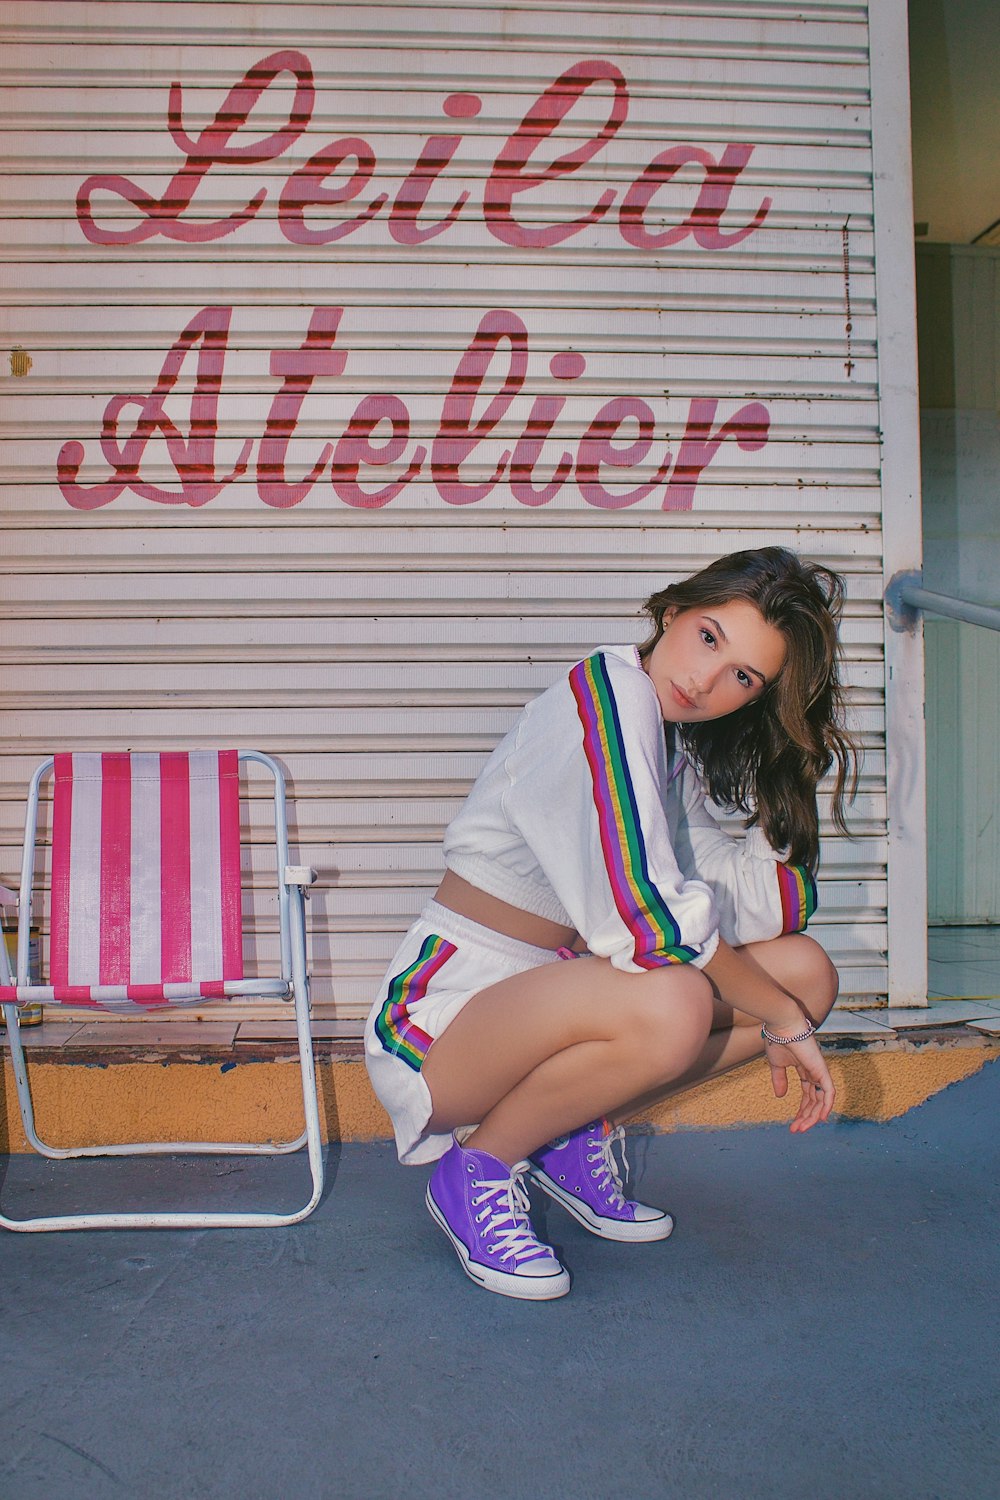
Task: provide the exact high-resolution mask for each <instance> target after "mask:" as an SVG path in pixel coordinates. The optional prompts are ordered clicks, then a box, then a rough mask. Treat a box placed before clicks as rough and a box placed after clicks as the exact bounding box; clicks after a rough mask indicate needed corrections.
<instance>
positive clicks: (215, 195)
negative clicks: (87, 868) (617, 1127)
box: [0, 0, 902, 1017]
mask: <svg viewBox="0 0 1000 1500" xmlns="http://www.w3.org/2000/svg"><path fill="white" fill-rule="evenodd" d="M0 33H2V35H3V38H4V42H5V46H4V49H3V55H2V60H0V76H2V78H3V82H4V89H3V93H2V95H0V127H2V128H3V130H4V133H5V150H4V163H5V165H4V168H3V171H2V174H0V185H2V194H3V202H2V213H3V218H4V235H3V247H2V249H0V256H2V260H3V263H4V270H3V278H4V279H3V287H4V291H3V297H2V301H3V303H4V304H5V306H4V314H3V315H4V326H5V330H6V334H5V337H6V339H7V346H8V348H9V349H10V358H9V364H10V373H9V374H7V373H6V371H5V372H4V375H3V380H4V388H5V396H6V398H7V399H6V401H5V403H4V410H3V418H2V423H0V445H2V447H0V477H2V489H0V497H2V502H3V506H4V513H5V520H6V530H5V547H6V552H7V558H8V567H9V577H8V581H7V590H6V598H5V602H4V604H3V611H4V619H5V624H4V633H3V641H2V648H0V649H2V654H3V658H4V661H5V673H4V679H3V694H4V706H5V708H6V709H7V715H6V719H5V723H6V726H7V728H6V736H7V738H6V740H5V743H4V744H3V746H2V747H0V798H2V801H0V815H2V827H0V839H2V842H3V844H4V846H5V847H6V853H5V854H4V855H3V866H2V869H3V870H4V871H6V872H7V878H8V879H9V878H10V875H11V874H12V873H13V870H14V868H15V863H16V861H15V857H14V854H13V848H12V846H13V844H14V842H15V839H16V825H17V823H18V821H19V817H20V804H19V798H20V788H21V785H22V783H23V779H24V776H25V773H26V770H27V768H28V767H29V766H30V764H31V763H32V762H33V760H34V759H35V758H36V757H37V756H38V755H39V754H41V753H46V752H48V751H49V750H51V749H53V748H62V747H69V746H85V747H96V746H98V745H102V746H108V747H111V748H114V747H118V746H123V745H129V746H134V747H137V748H144V747H150V746H170V745H178V744H181V743H185V744H186V743H192V742H194V743H206V742H212V741H214V740H218V741H222V742H227V743H235V742H239V743H241V744H253V745H256V746H259V747H261V748H263V749H266V750H268V751H270V752H272V753H275V754H277V755H278V756H279V757H280V758H281V759H282V760H283V761H284V763H285V764H286V766H287V767H288V770H289V772H290V776H291V780H292V784H293V789H294V793H295V799H296V802H295V817H296V819H297V832H298V837H299V842H300V850H301V857H302V859H303V860H307V861H309V862H311V863H312V864H314V865H315V866H316V867H317V869H318V870H319V871H320V876H321V880H320V885H319V888H318V890H317V891H316V892H315V894H314V896H313V899H312V903H311V918H312V934H313V935H312V943H313V953H314V969H315V973H316V976H317V982H316V986H315V997H316V1001H317V1011H318V1014H320V1015H324V1014H336V1015H339V1016H348V1017H350V1016H357V1015H360V1014H361V1013H362V1012H363V1011H364V1009H365V1008H366V1006H367V1002H368V999H369V997H370V994H371V990H372V984H373V980H374V977H375V975H376V973H377V971H380V969H381V966H382V965H383V964H384V962H385V960H386V959H387V957H388V956H389V954H390V953H391V951H392V948H393V946H394V944H395V942H396V940H397V938H398V935H399V933H400V932H401V931H402V930H403V929H404V928H405V927H406V925H407V924H408V922H409V920H410V919H411V917H412V915H413V914H414V912H415V911H416V910H417V909H418V907H419V906H420V904H421V903H422V901H423V899H424V897H425V895H426V894H427V893H428V891H429V890H430V889H432V888H433V886H434V884H435V883H436V880H437V879H438V876H439V874H440V852H439V850H440V839H441V833H442V830H443V827H444V825H445V823H446V822H447V820H448V818H449V816H450V815H451V813H452V812H453V811H454V809H455V808H456V807H457V805H458V803H459V801H460V799H461V797H462V795H463V794H464V792H465V790H466V789H467V787H468V785H469V783H470V780H471V779H472V778H473V777H474V775H475V774H476V772H477V770H478V768H479V767H480V766H481V765H482V763H483V761H484V760H485V758H486V756H487V754H488V753H489V751H490V749H491V748H492V746H493V745H494V744H495V743H496V741H497V739H498V738H499V737H500V736H501V735H502V734H503V732H504V731H505V730H506V729H507V727H508V726H509V724H510V723H511V722H512V720H513V718H514V717H515V716H516V714H517V712H518V710H519V708H520V706H521V705H522V704H523V703H524V702H525V701H526V699H527V698H529V697H530V696H531V695H533V694H535V693H537V692H539V691H541V690H542V689H543V688H544V687H545V686H546V685H547V684H548V683H549V682H551V681H552V680H553V679H554V678H555V677H556V675H557V674H558V673H559V672H560V671H561V670H563V669H564V667H565V666H566V665H568V664H569V663H571V662H572V661H573V660H574V659H575V658H576V657H577V655H579V654H582V653H583V652H585V651H586V650H588V649H589V648H591V647H592V646H595V645H598V644H603V643H607V642H611V641H627V640H635V639H638V638H639V637H640V636H641V633H642V626H641V623H640V622H639V620H638V617H637V609H638V606H639V604H640V602H641V600H642V599H643V597H644V596H645V595H646V594H647V593H648V592H650V591H651V590H652V589H654V588H657V587H661V586H662V585H663V584H664V583H665V582H667V581H668V580H670V579H671V578H675V577H678V576H682V575H683V574H685V573H686V572H689V571H691V570H692V569H693V568H695V567H697V566H699V565H701V564H702V563H703V562H706V561H708V560H710V559H711V558H712V557H714V556H716V555H718V554H719V553H721V552H724V551H726V550H730V549H732V548H733V547H737V546H752V545H757V544H763V543H765V542H772V541H781V542H785V543H787V544H789V545H792V546H796V547H799V548H801V549H802V550H803V551H804V552H807V553H809V554H810V555H813V556H816V557H819V558H821V559H823V560H824V561H826V562H829V563H830V564H831V565H833V566H835V567H838V568H840V569H842V570H843V571H844V572H845V573H846V575H847V578H848V584H849V591H850V603H849V607H848V613H847V620H846V625H845V631H844V638H845V644H846V651H847V657H848V669H847V676H848V681H849V683H850V699H851V709H852V714H853V716H854V721H855V723H856V725H857V727H858V730H859V733H860V734H861V737H862V739H863V742H864V744H865V746H866V751H867V756H866V762H865V770H864V780H863V785H862V789H861V794H860V796H859V799H858V803H857V806H856V809H855V817H854V820H853V823H854V828H855V830H856V833H857V838H856V840H855V841H853V842H846V841H844V840H842V839H840V838H838V837H835V836H834V835H833V831H832V829H831V828H830V826H829V822H828V821H827V822H826V823H825V825H824V826H825V833H826V838H825V844H824V861H823V869H822V878H821V901H822V905H821V908H820V912H819V914H818V919H817V923H816V930H817V932H818V934H819V936H820V937H821V939H823V940H824V941H825V942H826V943H827V945H828V947H829V949H830V951H831V953H832V954H833V956H834V957H835V959H836V960H837V962H838V964H839V966H840V968H841V971H842V976H843V980H844V990H845V993H846V994H847V996H848V997H850V996H854V995H858V994H866V995H867V994H871V993H877V992H879V991H882V990H884V989H885V949H886V940H887V937H886V894H885V881H886V806H885V763H884V754H883V746H884V727H885V726H884V698H883V695H884V683H883V650H882V614H881V595H882V588H883V578H882V549H881V517H882V493H881V487H880V428H879V377H878V356H877V342H878V341H877V334H878V328H877V320H876V311H877V310H876V306H875V264H874V244H875V234H874V230H875V226H874V223H873V209H872V147H871V122H870V114H869V102H870V86H869V56H868V26H867V7H866V5H865V4H863V3H821V0H812V3H809V0H807V3H804V4H796V5H791V4H788V3H785V0H767V3H763V0H727V3H725V4H719V3H715V0H705V3H689V4H683V5H680V4H671V3H655V4H652V3H641V0H631V3H625V0H621V3H612V0H608V3H602V4H588V3H586V0H582V3H573V4H572V5H570V4H568V3H559V0H523V3H520V4H517V5H512V6H505V7H502V8H501V7H496V6H493V5H488V4H479V5H470V4H467V5H449V4H435V5H430V4H422V3H412V4H398V5H371V6H364V7H359V6H353V5H347V4H313V5H308V4H301V3H298V0H286V3H277V4H276V3H272V4H270V5H268V6H266V7H261V6H258V5H253V4H249V3H247V4H244V3H241V0H233V3H219V4H201V3H198V4H195V3H188V0H174V3H152V4H146V5H135V4H126V3H118V0H109V3H105V4H101V5H73V6H67V5H63V4H58V3H50V0H31V3H13V4H8V5H6V6H5V7H4V8H3V16H2V21H0ZM901 40H902V39H901ZM266 59H270V62H267V61H265V60H266ZM559 80H561V82H560V81H559ZM616 110H617V113H615V111H616ZM529 115H530V116H531V118H532V120H533V121H534V124H533V125H532V127H531V129H532V131H533V135H531V136H529V135H527V134H525V132H524V130H522V131H521V132H520V133H519V127H520V126H521V122H522V120H523V119H525V118H526V117H528V116H529ZM602 132H603V133H604V136H603V138H602ZM335 142H339V143H340V144H339V145H337V146H334V145H333V143H335ZM665 153H666V154H665ZM207 158H212V160H211V162H210V164H207V165H206V160H207ZM314 159H315V160H314ZM310 162H312V163H313V165H312V166H311V167H310V166H309V165H308V164H309V163H310ZM657 163H658V165H657ZM518 173H520V175H519V176H518V175H517V174H518ZM529 177H533V178H534V180H533V181H532V182H528V181H527V179H528V178H529ZM512 180H513V181H514V182H515V186H516V187H517V188H518V189H519V191H516V192H508V191H507V189H508V188H509V186H510V183H511V181H512ZM520 189H523V191H521V190H520ZM505 195H506V196H505ZM321 200H322V201H321ZM602 205H603V206H602ZM229 216H234V217H232V218H230V217H229ZM241 216H242V217H241ZM585 220H586V221H588V222H580V223H578V222H577V221H585ZM477 331H478V341H477ZM143 423H145V427H143ZM727 423H729V424H731V426H730V427H729V428H727V427H726V425H725V424H727ZM366 424H367V425H366ZM463 424H464V425H463ZM532 424H534V426H532ZM463 432H464V433H465V434H466V436H465V437H464V438H463ZM563 454H568V455H569V459H570V463H569V473H568V475H567V476H566V477H563V478H561V479H559V482H558V483H557V482H556V479H557V477H558V476H557V466H558V465H559V464H560V460H561V458H562V456H563ZM361 458H364V459H367V462H363V463H361V465H360V468H358V464H359V459H361ZM355 470H356V471H357V472H354V471H355ZM549 485H551V486H552V492H551V493H548V492H547V491H546V486H549ZM529 486H533V487H534V488H533V490H532V488H530V487H529ZM379 492H381V493H379ZM824 805H825V804H824ZM0 878H2V875H0ZM256 921H257V936H258V946H259V948H260V951H261V952H262V953H263V954H264V955H265V957H267V956H268V955H271V956H272V957H273V951H274V921H273V912H272V911H271V910H270V908H269V906H268V903H267V901H266V900H265V899H264V898H263V897H262V896H261V897H258V898H257V910H256Z"/></svg>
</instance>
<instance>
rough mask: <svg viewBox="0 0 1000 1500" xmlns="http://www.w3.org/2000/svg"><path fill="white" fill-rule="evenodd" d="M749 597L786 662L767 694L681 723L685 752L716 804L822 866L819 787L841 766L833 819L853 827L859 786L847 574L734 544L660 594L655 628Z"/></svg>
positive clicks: (802, 860) (797, 858)
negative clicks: (850, 701)
mask: <svg viewBox="0 0 1000 1500" xmlns="http://www.w3.org/2000/svg"><path fill="white" fill-rule="evenodd" d="M734 599H745V600H746V601H747V602H748V603H750V604H753V605H755V606H756V607H757V609H759V610H760V613H761V615H762V616H763V618H764V620H765V621H766V622H767V624H768V625H773V626H774V627H775V628H776V629H777V630H779V631H780V632H781V634H782V635H783V636H784V638H785V646H786V655H785V661H784V665H783V666H782V668H781V671H780V672H779V673H778V675H777V677H776V678H775V679H774V681H773V682H771V683H769V685H768V686H767V688H766V689H765V691H764V692H763V693H762V694H761V696H760V697H759V698H757V699H755V700H754V702H753V703H750V704H748V705H747V706H746V708H741V709H738V710H737V711H736V712H735V713H732V714H727V715H726V716H725V717H724V718H721V719H710V720H707V721H705V722H703V723H692V724H678V725H676V726H675V727H676V729H677V731H678V733H679V736H680V739H681V742H682V744H683V746H684V750H685V752H686V753H687V755H688V757H689V758H690V759H691V761H692V762H693V763H694V765H695V766H696V767H697V768H698V770H699V771H700V772H701V774H702V776H703V777H704V780H705V783H706V785H707V788H708V792H709V795H710V796H711V798H712V801H713V802H716V803H718V804H719V805H720V806H721V807H730V808H733V809H734V810H736V811H739V812H742V813H745V814H746V815H747V826H748V827H749V826H751V825H752V824H754V823H757V822H759V823H760V825H761V827H762V828H763V830H764V833H765V835H766V837H767V840H768V842H769V843H770V844H771V845H772V846H773V847H774V848H775V849H779V850H786V849H787V851H788V858H789V860H790V861H791V862H792V863H793V864H798V865H805V866H807V867H808V868H809V869H810V870H815V868H816V864H817V862H818V858H819V815H818V812H817V808H816V788H817V786H818V784H819V781H820V778H821V777H822V776H824V775H825V774H826V772H827V771H828V770H829V769H830V767H831V766H834V765H835V766H836V775H835V780H834V786H833V794H832V805H833V819H834V823H835V824H836V826H837V827H838V828H839V829H841V830H842V831H843V832H845V833H846V832H847V825H846V821H845V817H844V802H845V797H846V796H847V795H848V794H849V795H851V796H853V794H854V791H855V790H856V787H857V778H858V756H857V749H856V747H855V744H854V742H853V740H852V739H851V736H850V735H849V734H848V732H847V730H846V729H845V727H844V700H843V691H842V688H841V684H840V674H839V662H838V658H839V649H838V643H837V622H838V620H839V618H840V614H841V609H842V607H843V602H844V584H843V580H842V579H841V578H840V576H839V574H837V573H834V572H833V571H832V570H831V569H830V568H825V567H823V566H822V565H821V564H820V563H813V562H806V561H804V560H803V559H802V558H799V557H797V556H796V555H795V553H794V552H789V551H788V549H787V548H785V547H760V548H757V549H755V550H753V551H747V552H731V553H729V554H728V556H726V557H720V558H719V559H718V560H717V561H716V562H713V563H711V564H709V566H708V567H707V568H703V569H702V570H701V572H699V573H695V574H693V576H692V577H690V578H688V579H686V580H685V581H684V582H683V583H673V584H670V585H669V587H667V588H665V589H661V590H660V591H659V593H656V594H653V595H652V596H651V598H649V599H647V601H646V604H645V609H646V613H647V614H648V615H649V617H650V619H651V620H652V622H653V626H654V633H653V635H652V636H651V637H650V639H649V640H648V641H646V642H645V643H644V644H643V645H642V646H640V648H639V652H640V655H641V656H642V657H643V659H645V658H646V657H647V656H648V655H649V653H650V652H651V651H652V649H653V647H654V646H655V645H656V643H657V641H658V640H659V639H660V636H661V635H662V634H663V626H664V620H665V617H669V616H671V615H672V614H673V613H675V612H678V611H683V610H690V609H705V608H708V607H710V606H711V605H718V604H728V603H730V601H732V600H734Z"/></svg>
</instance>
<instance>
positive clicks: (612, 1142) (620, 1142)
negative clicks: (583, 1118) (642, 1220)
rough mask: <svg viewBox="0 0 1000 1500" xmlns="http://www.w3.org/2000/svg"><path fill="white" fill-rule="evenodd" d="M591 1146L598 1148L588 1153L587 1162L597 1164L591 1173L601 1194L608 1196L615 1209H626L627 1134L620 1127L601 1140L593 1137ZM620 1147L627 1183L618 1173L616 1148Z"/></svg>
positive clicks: (617, 1126)
mask: <svg viewBox="0 0 1000 1500" xmlns="http://www.w3.org/2000/svg"><path fill="white" fill-rule="evenodd" d="M589 1144H590V1145H591V1146H596V1147H597V1150H596V1152H588V1154H587V1160H588V1161H589V1162H596V1163H597V1164H598V1165H597V1167H596V1169H595V1170H594V1171H592V1172H591V1174H590V1175H591V1177H593V1179H594V1181H595V1182H596V1183H597V1186H598V1187H599V1188H600V1190H601V1192H602V1193H604V1194H605V1195H606V1196H607V1200H608V1202H609V1203H610V1204H611V1205H612V1206H613V1207H614V1208H624V1207H625V1201H626V1200H625V1191H624V1190H625V1182H627V1181H628V1157H627V1156H626V1155H625V1132H624V1130H623V1129H622V1127H621V1126H620V1125H616V1126H615V1128H614V1129H613V1130H611V1131H609V1132H608V1134H607V1135H604V1136H601V1137H600V1138H599V1139H598V1138H596V1137H594V1136H591V1138H590V1142H589ZM615 1146H620V1147H621V1153H622V1171H623V1172H624V1173H625V1182H623V1181H622V1178H621V1174H620V1173H619V1171H618V1162H617V1161H616V1160H615V1154H614V1149H613V1148H614V1147H615Z"/></svg>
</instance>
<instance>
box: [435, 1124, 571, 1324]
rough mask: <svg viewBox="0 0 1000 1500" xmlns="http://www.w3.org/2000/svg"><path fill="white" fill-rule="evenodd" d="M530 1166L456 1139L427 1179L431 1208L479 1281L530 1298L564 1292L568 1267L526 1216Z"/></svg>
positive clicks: (489, 1288) (468, 1272)
mask: <svg viewBox="0 0 1000 1500" xmlns="http://www.w3.org/2000/svg"><path fill="white" fill-rule="evenodd" d="M527 1165H528V1163H527V1162H524V1161H519V1162H515V1164H514V1165H513V1166H512V1167H508V1166H506V1165H505V1164H504V1163H503V1162H502V1161H498V1160H497V1158H496V1157H495V1156H488V1155H487V1153H486V1152H485V1151H475V1150H472V1151H467V1150H465V1149H464V1148H463V1147H462V1146H460V1145H459V1144H458V1142H457V1141H455V1143H454V1144H453V1145H452V1146H451V1147H450V1148H449V1150H448V1151H446V1152H445V1154H444V1156H442V1158H441V1160H440V1161H439V1162H438V1164H437V1166H436V1167H435V1169H434V1172H433V1174H432V1176H431V1180H430V1182H429V1183H428V1184H427V1207H428V1208H429V1209H430V1212H431V1217H432V1218H433V1219H435V1220H436V1221H437V1223H438V1224H440V1226H441V1228H442V1229H443V1230H444V1232H445V1234H446V1235H447V1236H448V1238H449V1239H450V1240H451V1243H452V1244H453V1245H454V1247H455V1252H456V1254H457V1255H458V1258H459V1260H460V1261H461V1263H462V1269H463V1270H464V1272H465V1274H466V1275H467V1276H470V1277H471V1278H472V1280H473V1281H475V1282H476V1283H477V1285H479V1286H482V1287H485V1288H486V1290H487V1291H489V1292H499V1293H500V1294H501V1296H504V1297H524V1298H527V1299H530V1300H531V1301H546V1300H549V1299H551V1298H553V1297H565V1295H566V1293H567V1292H568V1291H569V1285H570V1282H569V1272H568V1271H567V1270H566V1268H565V1266H563V1265H561V1264H560V1262H559V1261H558V1260H557V1259H556V1257H555V1255H554V1254H553V1252H552V1251H551V1250H550V1248H549V1246H548V1245H543V1244H541V1243H540V1242H539V1241H538V1240H537V1239H536V1238H535V1233H534V1231H533V1229H532V1227H531V1222H530V1220H529V1218H528V1195H527V1193H526V1192H525V1189H524V1173H525V1170H526V1168H527Z"/></svg>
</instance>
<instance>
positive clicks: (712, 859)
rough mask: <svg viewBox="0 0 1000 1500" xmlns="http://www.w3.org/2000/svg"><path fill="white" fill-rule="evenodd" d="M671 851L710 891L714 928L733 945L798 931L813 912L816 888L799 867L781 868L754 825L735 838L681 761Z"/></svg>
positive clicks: (693, 773) (777, 855)
mask: <svg viewBox="0 0 1000 1500" xmlns="http://www.w3.org/2000/svg"><path fill="white" fill-rule="evenodd" d="M673 795H674V796H675V797H676V798H677V799H678V802H679V808H678V816H677V832H676V835H675V842H674V847H675V849H676V852H677V857H678V859H679V860H680V862H681V864H682V866H683V867H684V868H685V869H686V870H688V871H690V872H691V874H693V875H695V876H696V877H697V878H698V879H699V880H704V881H706V882H707V883H708V885H710V886H711V888H712V890H713V891H714V893H715V899H716V903H717V905H718V911H719V927H720V930H721V932H722V935H723V936H724V937H725V938H726V940H727V941H728V942H730V943H732V944H733V945H734V946H736V947H742V945H743V944H744V943H755V942H761V941H766V940H767V939H769V938H774V937H780V936H781V935H782V934H783V933H786V932H802V931H803V930H804V929H805V926H806V924H807V922H808V921H809V918H810V917H811V916H812V915H813V912H814V911H815V910H816V904H817V902H816V885H815V882H814V880H813V878H812V875H811V874H810V872H809V871H808V870H807V869H806V868H805V867H804V866H802V865H791V864H786V863H785V862H784V861H783V860H782V859H781V857H780V855H779V854H778V853H776V851H775V850H774V849H772V848H771V846H770V844H769V843H768V842H767V839H766V838H765V836H764V833H763V830H762V829H761V828H760V827H759V826H756V827H753V828H751V829H749V831H748V832H747V834H746V836H745V837H744V838H742V839H736V838H734V837H733V836H732V834H730V833H729V832H728V831H727V830H726V829H724V828H722V827H720V825H719V823H718V822H717V821H716V819H715V817H714V816H713V814H712V812H711V811H710V810H709V807H708V803H707V799H706V796H705V792H704V788H703V787H702V784H701V780H700V778H699V776H698V774H697V772H696V771H695V770H694V768H693V767H692V766H691V765H690V764H689V763H687V762H685V763H684V765H683V769H682V770H681V771H680V773H679V775H678V777H677V779H676V782H675V783H674V787H673Z"/></svg>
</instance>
